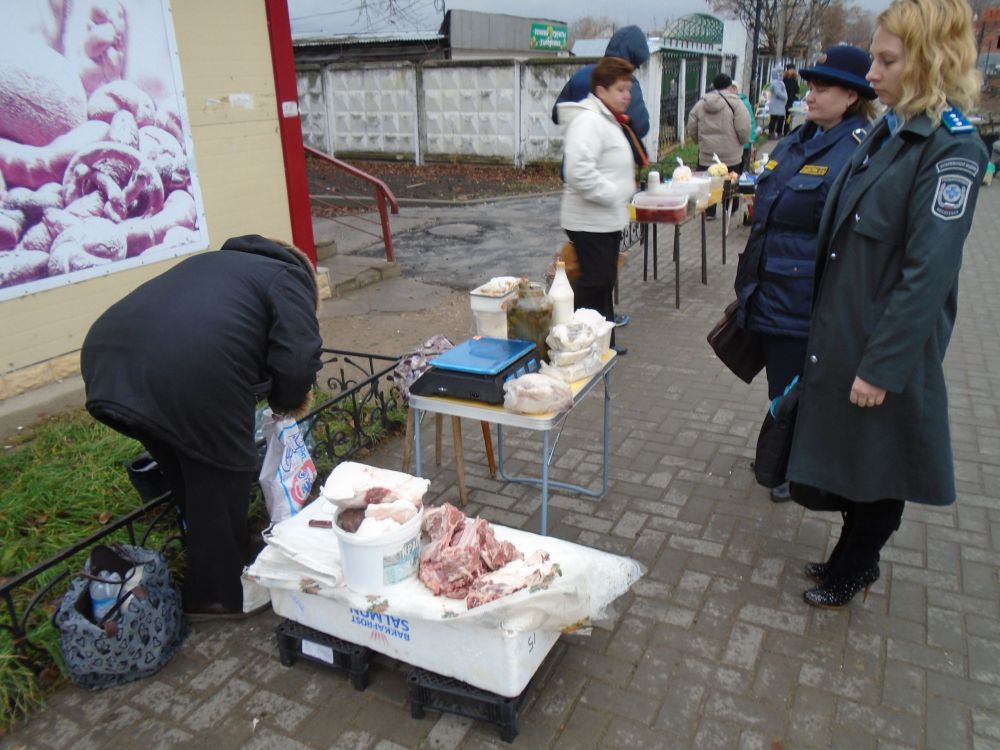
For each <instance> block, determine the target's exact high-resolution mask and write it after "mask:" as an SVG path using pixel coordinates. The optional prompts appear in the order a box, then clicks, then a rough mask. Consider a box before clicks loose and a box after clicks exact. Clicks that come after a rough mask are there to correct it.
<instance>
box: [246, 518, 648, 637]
mask: <svg viewBox="0 0 1000 750" xmlns="http://www.w3.org/2000/svg"><path fill="white" fill-rule="evenodd" d="M327 507H329V506H327V505H326V504H325V503H312V504H311V505H308V506H306V507H305V508H303V509H302V511H301V512H300V513H299V514H298V515H297V516H295V517H294V518H292V519H290V520H288V521H286V522H284V523H282V524H279V526H278V527H276V530H278V529H280V537H281V541H282V546H280V547H279V546H278V545H275V544H273V543H272V542H273V540H274V538H275V536H277V535H275V534H272V535H271V537H270V538H269V539H268V546H267V547H266V548H265V549H264V550H263V552H261V553H260V555H259V556H258V558H257V560H256V561H255V562H254V563H253V565H251V566H250V567H249V568H248V569H247V571H246V573H245V575H247V576H248V577H250V578H251V579H252V580H254V581H257V582H258V583H260V584H262V585H264V586H266V587H267V588H269V589H284V590H288V591H305V592H307V593H310V594H316V595H318V596H322V597H326V598H329V599H333V600H336V601H338V602H340V603H342V604H345V605H347V606H350V607H356V608H359V609H362V610H367V609H368V608H369V607H371V606H372V601H371V600H370V599H369V597H367V596H365V595H364V594H359V593H356V592H354V591H351V590H350V589H348V588H347V587H346V586H345V585H343V575H342V574H340V573H339V569H340V552H339V549H338V545H337V541H336V536H335V535H334V532H333V531H332V530H331V529H321V528H314V527H310V526H309V521H310V520H311V519H313V518H319V519H329V518H331V517H332V514H331V513H330V512H329V511H328V510H327ZM493 529H494V531H495V533H496V538H497V539H498V540H500V541H504V540H509V541H510V542H512V543H513V544H514V545H515V546H516V547H517V548H518V549H519V550H520V551H521V552H523V553H524V554H525V555H530V554H532V553H533V552H534V551H535V550H539V549H541V550H545V551H546V552H547V553H548V554H549V556H550V560H551V562H553V563H556V564H557V565H558V566H559V570H560V572H561V575H558V576H556V577H555V578H554V580H552V581H551V582H550V583H548V584H546V585H544V586H542V587H533V588H530V589H522V590H521V591H518V592H515V593H513V594H511V595H509V596H505V597H501V598H500V599H497V600H495V601H492V602H488V603H487V604H484V605H482V606H480V607H475V608H473V609H471V610H470V609H468V608H467V607H466V604H465V600H464V599H448V598H446V597H440V596H438V597H436V596H434V595H433V594H431V592H430V591H429V590H428V589H427V587H426V586H424V584H423V583H421V582H420V579H419V578H417V577H416V576H414V577H413V578H410V579H409V580H406V581H403V582H401V583H398V584H395V585H393V586H391V587H390V588H389V589H388V590H387V591H385V592H383V593H382V594H379V600H380V601H381V600H385V602H386V604H387V606H390V607H391V608H392V611H393V613H394V614H395V615H396V616H400V617H413V618H420V619H424V620H434V621H439V620H448V621H467V622H470V623H476V624H478V625H480V626H487V627H496V628H501V629H504V630H514V631H521V632H528V631H532V630H550V631H564V632H574V631H578V630H586V629H587V628H589V627H590V625H591V623H592V622H593V621H595V620H600V619H603V618H604V617H606V616H607V614H608V607H609V606H610V605H611V603H612V602H613V601H614V600H615V599H617V598H618V597H619V596H621V595H622V594H624V593H625V592H626V591H627V590H628V589H629V587H631V586H632V584H634V583H635V582H636V581H637V580H638V579H639V577H640V576H642V575H643V573H644V572H645V570H644V568H643V566H642V565H641V564H640V563H638V562H636V561H635V560H632V559H629V558H627V557H621V556H619V555H612V554H609V553H607V552H601V551H600V550H595V549H591V548H589V547H584V546H582V545H579V544H573V543H572V542H567V541H564V540H562V539H556V538H554V537H542V536H538V535H537V534H532V533H529V532H527V531H519V530H517V529H511V528H507V527H506V526H498V525H494V526H493ZM324 542H325V544H324ZM307 549H308V550H309V552H308V554H307V553H306V552H305V550H307ZM320 550H323V551H322V552H321V551H320ZM291 554H296V557H292V556H291ZM312 563H319V564H320V566H321V568H322V569H317V568H315V567H313V564H312ZM331 571H336V575H331V574H330V573H331Z"/></svg>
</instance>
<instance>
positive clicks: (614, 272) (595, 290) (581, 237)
mask: <svg viewBox="0 0 1000 750" xmlns="http://www.w3.org/2000/svg"><path fill="white" fill-rule="evenodd" d="M566 236H567V237H569V240H570V242H572V243H573V245H574V246H575V247H576V257H577V259H578V260H579V263H580V277H579V278H578V279H577V280H576V281H574V282H573V283H572V287H573V309H574V310H579V309H580V308H581V307H586V308H589V309H591V310H597V312H599V313H600V314H601V315H603V316H604V319H605V320H610V321H611V322H612V323H613V322H614V320H615V295H614V291H615V283H616V282H617V281H618V251H619V248H620V247H621V239H622V234H621V232H573V231H570V230H569V229H567V230H566ZM614 343H615V332H614V330H612V331H611V345H612V346H614Z"/></svg>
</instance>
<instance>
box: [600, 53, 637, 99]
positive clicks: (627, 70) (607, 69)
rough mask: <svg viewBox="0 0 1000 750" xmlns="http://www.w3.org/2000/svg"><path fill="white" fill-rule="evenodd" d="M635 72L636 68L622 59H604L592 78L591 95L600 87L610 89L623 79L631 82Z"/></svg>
mask: <svg viewBox="0 0 1000 750" xmlns="http://www.w3.org/2000/svg"><path fill="white" fill-rule="evenodd" d="M633 70H635V66H634V65H633V64H632V63H630V62H629V61H628V60H623V59H622V58H620V57H602V58H601V61H600V62H599V63H597V65H596V66H595V67H594V72H593V73H592V74H591V76H590V91H591V93H596V92H597V87H598V86H603V87H604V88H606V89H609V88H611V87H612V86H614V85H615V83H617V82H618V81H620V80H622V79H628V80H630V81H631V80H632V71H633Z"/></svg>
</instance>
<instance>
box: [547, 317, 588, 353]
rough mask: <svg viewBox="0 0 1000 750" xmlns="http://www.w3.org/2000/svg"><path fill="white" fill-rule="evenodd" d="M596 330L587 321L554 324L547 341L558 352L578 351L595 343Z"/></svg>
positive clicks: (550, 347)
mask: <svg viewBox="0 0 1000 750" xmlns="http://www.w3.org/2000/svg"><path fill="white" fill-rule="evenodd" d="M594 338H595V337H594V331H593V329H592V328H591V327H590V326H589V325H587V324H586V323H578V322H572V323H560V324H559V325H557V326H552V330H551V331H550V332H549V335H548V337H547V338H546V339H545V343H546V344H548V345H549V349H550V350H551V349H555V350H556V351H557V352H578V351H580V350H581V349H583V350H586V349H589V348H590V345H591V344H593V343H594Z"/></svg>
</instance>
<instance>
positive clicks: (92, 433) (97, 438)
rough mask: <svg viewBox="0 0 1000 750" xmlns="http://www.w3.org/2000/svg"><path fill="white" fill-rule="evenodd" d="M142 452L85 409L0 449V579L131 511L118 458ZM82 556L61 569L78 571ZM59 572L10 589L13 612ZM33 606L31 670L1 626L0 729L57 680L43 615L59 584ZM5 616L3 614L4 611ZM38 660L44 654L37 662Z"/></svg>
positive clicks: (52, 638)
mask: <svg viewBox="0 0 1000 750" xmlns="http://www.w3.org/2000/svg"><path fill="white" fill-rule="evenodd" d="M141 450H142V446H140V445H139V443H137V442H135V441H134V440H131V439H129V438H126V437H124V436H122V435H119V434H118V433H116V432H114V431H113V430H111V429H109V428H108V427H105V426H104V425H102V424H99V423H98V422H95V421H94V420H93V419H92V418H91V417H90V415H89V414H87V412H86V411H84V410H82V409H80V410H79V411H74V412H70V413H68V414H64V415H60V416H57V417H51V418H49V419H47V420H45V421H44V422H41V423H39V424H37V425H34V426H32V427H29V428H28V429H26V430H24V431H23V432H22V433H21V434H19V435H18V436H17V437H16V438H15V439H14V440H13V441H12V442H11V443H9V444H7V445H4V446H3V448H2V451H0V476H2V477H3V478H4V480H3V482H0V540H2V544H0V582H3V581H7V580H9V579H10V578H12V577H14V576H15V575H17V574H18V573H21V572H23V571H25V570H28V569H29V568H31V567H33V566H34V565H37V564H38V563H40V562H42V561H43V560H46V559H47V558H49V557H51V556H52V555H55V554H56V553H58V552H60V551H61V550H63V549H65V548H66V547H69V546H70V545H72V544H74V543H76V542H78V541H80V539H82V538H83V537H85V536H87V535H89V534H92V533H94V532H96V531H98V530H100V528H101V526H103V525H104V524H106V523H108V522H109V521H110V520H112V519H115V518H117V517H119V516H121V515H124V514H125V513H127V512H129V511H131V510H134V509H135V508H136V507H137V506H138V505H139V504H140V502H141V500H140V498H139V496H138V495H137V494H136V492H135V490H134V489H133V488H132V485H131V483H130V482H129V480H128V476H127V474H126V472H125V470H124V468H123V467H122V463H123V462H124V461H125V460H127V459H129V458H132V457H133V456H134V455H136V454H137V453H139V452H140V451H141ZM85 560H86V553H81V554H80V555H78V556H76V557H75V558H72V559H70V560H68V561H67V562H66V563H65V568H66V569H67V570H70V571H74V570H79V569H81V568H82V567H83V563H84V561H85ZM58 574H59V569H58V568H56V569H53V570H50V571H48V572H47V573H45V574H43V575H41V576H39V577H38V578H37V579H35V584H37V586H36V585H35V584H32V585H29V586H28V587H24V589H23V590H18V591H16V592H15V604H16V605H17V607H18V611H19V613H20V612H22V611H23V609H24V607H25V606H26V605H27V603H28V602H29V601H30V599H31V597H32V596H33V595H34V593H35V591H37V590H40V589H41V588H42V587H44V586H45V585H46V584H48V583H49V582H51V581H52V580H53V579H55V578H56V577H57V575H58ZM66 585H68V584H66V583H65V582H64V583H62V584H58V585H56V587H55V589H54V590H53V592H52V594H51V597H50V598H49V600H47V601H42V602H41V604H40V605H39V606H38V607H36V609H35V610H34V612H35V616H33V617H32V619H31V621H29V623H28V625H27V628H26V629H27V630H28V632H29V635H30V638H31V641H32V642H33V643H34V644H35V645H37V646H38V647H39V648H41V649H42V650H43V651H44V652H45V653H46V654H47V656H48V658H49V662H50V663H49V664H48V665H47V666H45V667H44V668H43V669H42V670H41V672H40V673H39V674H35V673H34V672H33V671H32V670H31V669H29V668H28V667H27V666H26V665H25V664H24V663H23V662H21V661H20V660H18V659H17V658H16V657H15V653H14V646H13V642H12V640H11V636H10V633H9V632H8V631H7V630H5V629H2V628H0V710H2V718H0V734H2V733H3V732H4V731H5V730H6V728H7V727H8V726H9V724H10V722H11V721H12V720H13V719H14V718H15V717H16V716H19V715H23V714H25V713H27V712H28V711H30V710H31V709H32V708H34V707H36V706H38V705H41V703H42V702H43V701H44V696H45V694H46V692H47V691H48V690H50V689H51V688H52V687H53V686H54V685H56V684H58V683H59V681H60V674H61V671H62V657H61V654H60V651H59V631H57V630H56V629H55V627H53V626H52V624H51V622H50V621H49V617H50V616H51V614H52V612H54V611H55V608H56V607H57V606H58V603H59V600H60V599H61V597H62V594H63V592H64V591H65V587H66ZM4 616H5V617H6V616H7V613H6V612H4ZM40 661H42V662H43V663H44V661H45V660H44V659H41V660H40Z"/></svg>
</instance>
